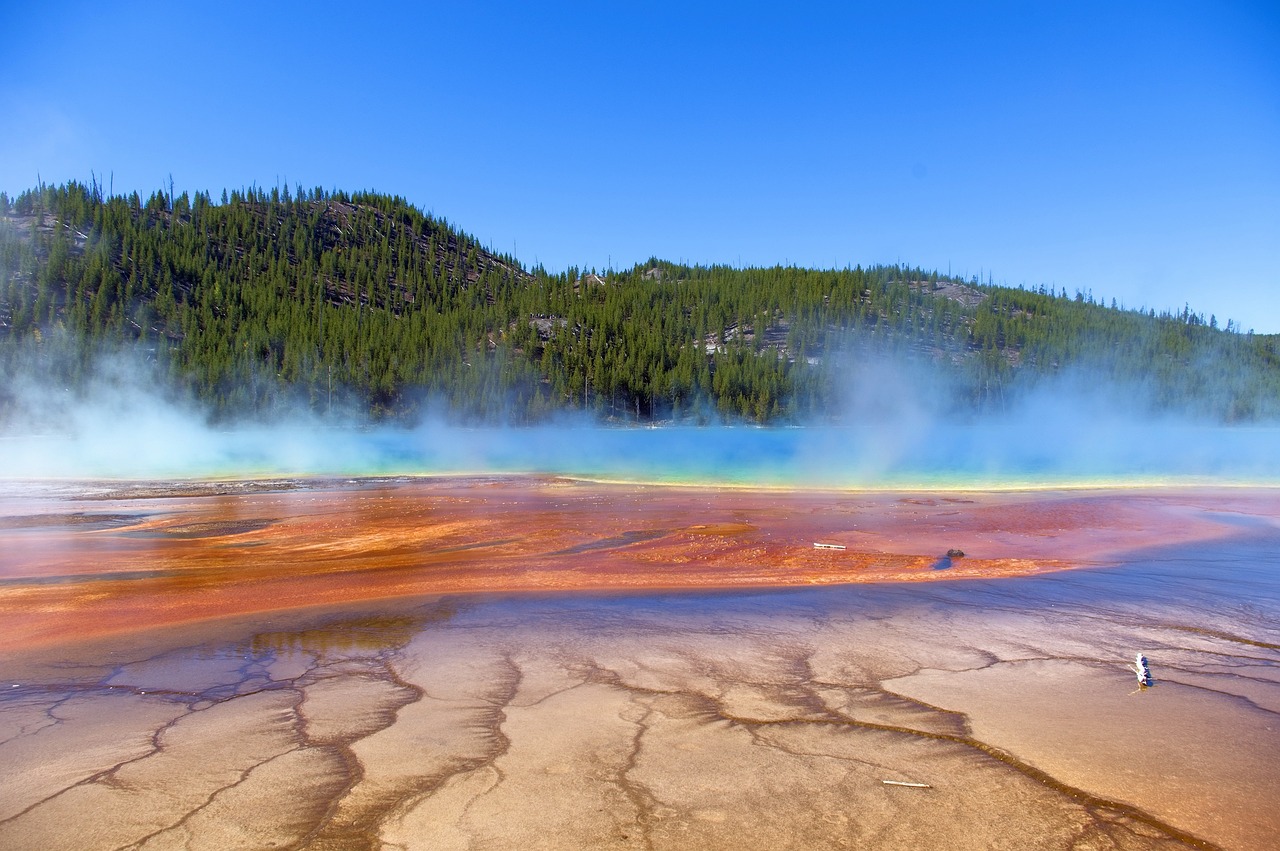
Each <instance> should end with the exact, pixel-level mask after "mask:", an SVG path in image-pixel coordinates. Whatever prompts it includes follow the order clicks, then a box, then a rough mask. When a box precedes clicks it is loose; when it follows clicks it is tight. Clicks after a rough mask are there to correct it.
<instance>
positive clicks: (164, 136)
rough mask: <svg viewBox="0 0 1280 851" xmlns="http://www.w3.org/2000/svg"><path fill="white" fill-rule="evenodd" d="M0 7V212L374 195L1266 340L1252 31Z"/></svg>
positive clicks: (739, 258)
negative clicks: (59, 190) (166, 199)
mask: <svg viewBox="0 0 1280 851" xmlns="http://www.w3.org/2000/svg"><path fill="white" fill-rule="evenodd" d="M14 5H15V4H5V8H4V9H3V10H0V45H2V47H0V116H3V118H4V121H3V125H4V127H5V131H4V132H2V133H0V189H4V190H7V191H9V192H10V193H11V194H12V193H15V192H17V191H20V190H22V189H25V188H29V187H31V186H33V185H34V184H35V183H36V179H37V174H38V175H39V176H40V177H42V178H43V179H44V180H45V181H46V182H61V181H64V180H67V179H72V178H74V179H78V180H82V181H88V180H89V178H90V174H91V172H92V173H96V174H98V175H100V176H103V178H104V179H105V180H108V181H110V182H111V184H112V186H113V188H114V190H115V191H116V192H117V193H119V192H128V191H132V190H134V189H137V190H138V191H140V192H141V193H143V194H144V195H145V194H148V193H150V192H151V191H153V190H155V189H158V188H160V187H161V186H163V185H165V184H166V183H167V181H168V178H169V175H172V176H173V180H174V183H175V186H176V187H177V188H178V189H180V190H181V189H188V190H196V189H205V190H209V191H210V192H211V193H212V194H213V195H214V197H215V198H216V197H218V195H219V194H220V193H221V190H222V189H223V188H224V187H225V188H238V187H243V186H249V185H251V184H254V183H256V184H258V185H260V186H272V185H275V184H277V183H284V182H288V183H289V185H291V186H292V185H296V184H302V185H305V186H317V185H320V186H324V187H327V188H342V189H366V188H367V189H376V190H379V191H384V192H389V193H394V194H399V195H402V196H404V197H406V198H407V199H408V200H409V201H410V202H412V203H413V204H415V205H417V206H419V207H421V208H423V209H426V210H430V211H432V212H434V213H435V214H436V215H439V216H444V217H446V218H448V219H449V220H450V221H451V222H453V223H455V224H457V225H459V226H461V227H462V228H463V229H464V230H466V231H468V232H470V233H472V234H474V235H476V236H477V237H479V238H480V239H481V240H482V241H483V242H485V243H486V244H488V245H490V246H491V247H493V248H495V249H497V250H501V251H514V252H515V253H516V255H517V256H518V257H519V258H520V259H521V260H522V261H523V262H525V263H526V264H527V265H532V264H534V263H535V262H541V263H542V264H543V265H545V266H547V267H548V268H550V269H563V268H565V267H567V266H569V265H580V266H596V267H600V268H604V267H606V266H608V265H610V264H612V265H613V266H615V267H629V266H631V265H632V264H634V263H637V262H641V261H643V260H645V259H646V258H648V257H649V256H651V255H656V256H659V257H662V258H666V259H671V260H677V261H678V260H685V261H689V262H699V263H730V264H734V265H770V264H773V263H780V262H791V263H797V264H801V265H810V266H824V267H825V266H832V265H839V266H844V265H846V264H857V263H861V264H864V265H867V264H874V263H894V262H898V261H901V262H904V263H911V264H914V265H919V266H924V267H926V268H937V269H939V270H941V271H943V272H945V271H946V270H947V269H948V268H950V269H951V270H952V271H953V272H955V273H958V274H964V275H966V276H970V275H976V274H981V275H982V276H983V279H984V280H985V279H986V278H987V276H988V275H990V276H991V277H992V278H993V279H994V280H995V281H996V282H998V283H999V282H1003V283H1007V284H1010V285H1014V286H1017V285H1019V284H1026V285H1027V286H1037V285H1039V284H1041V283H1044V284H1049V285H1052V286H1054V287H1055V288H1058V289H1061V288H1063V287H1065V288H1066V289H1067V290H1068V291H1069V292H1071V293H1074V292H1075V291H1076V290H1077V289H1080V290H1092V291H1093V293H1094V295H1095V296H1099V297H1102V298H1105V299H1106V300H1108V301H1110V299H1111V298H1113V297H1114V298H1116V299H1117V300H1118V301H1120V302H1122V303H1124V304H1125V305H1127V306H1130V307H1134V306H1140V305H1146V306H1149V307H1155V308H1157V309H1164V308H1169V309H1181V308H1182V306H1183V304H1184V303H1187V302H1189V303H1190V304H1191V306H1192V308H1193V309H1194V310H1197V311H1200V312H1203V313H1205V314H1210V313H1212V314H1215V315H1216V316H1217V318H1218V320H1219V322H1220V323H1221V324H1225V322H1226V320H1227V318H1232V319H1234V320H1236V321H1237V322H1238V323H1240V324H1242V325H1243V326H1244V327H1245V328H1250V327H1252V328H1256V329H1257V330H1258V331H1260V332H1280V4H1276V3H1274V2H1271V3H1268V2H1231V1H1230V0H1224V1H1223V2H1203V3H1196V2H1177V0H1162V2H1128V3H1115V2H1106V3H1093V2H1077V3H1071V4H1049V3H1034V2H1017V3H940V2H932V3H930V2H924V3H894V4H885V3H867V4H861V3H849V4H832V5H827V4H809V5H805V6H803V7H801V8H798V9H785V8H784V7H783V5H782V4H772V3H771V4H755V3H749V2H741V3H697V2H684V3H679V4H676V3H664V2H650V3H645V4H636V3H628V4H623V3H604V2H601V3H546V4H516V3H457V2H454V3H448V4H443V3H425V2H424V3H406V4H394V3H371V4H358V3H349V2H348V3H342V4H326V3H306V4H300V3H271V2H257V3H252V4H238V3H218V4H203V3H202V4H197V3H190V4H188V3H168V2H166V3H103V2H101V0H98V2H79V0H69V1H68V2H63V3H59V4H57V5H55V6H45V7H37V6H36V5H35V4H30V3H28V4H23V5H22V6H20V7H19V8H11V7H12V6H14Z"/></svg>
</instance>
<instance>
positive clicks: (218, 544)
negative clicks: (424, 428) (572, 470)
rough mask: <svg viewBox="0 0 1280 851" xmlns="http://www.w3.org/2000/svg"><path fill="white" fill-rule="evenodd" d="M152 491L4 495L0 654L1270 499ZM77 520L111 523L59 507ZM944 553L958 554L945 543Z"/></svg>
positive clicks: (698, 572) (681, 490) (991, 555)
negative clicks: (289, 613) (397, 601)
mask: <svg viewBox="0 0 1280 851" xmlns="http://www.w3.org/2000/svg"><path fill="white" fill-rule="evenodd" d="M159 493H161V491H160V490H159V488H158V487H154V486H153V487H151V488H146V489H142V490H140V491H136V492H133V493H130V492H128V491H124V492H121V493H116V494H111V495H109V496H107V497H106V498H98V499H96V500H89V499H75V498H69V499H59V500H48V499H46V500H36V501H35V503H37V504H18V505H15V504H14V503H15V500H13V499H10V500H7V501H6V503H5V504H4V506H3V509H4V514H5V515H7V519H8V520H9V521H10V522H8V523H0V552H2V553H3V555H0V616H2V617H3V618H4V622H5V623H6V625H7V628H6V630H4V632H3V634H0V650H10V649H17V648H21V647H23V646H35V645H40V644H46V643H50V642H59V641H63V640H68V639H71V638H76V639H82V638H90V637H93V636H97V635H108V634H114V633H120V632H126V631H130V630H134V629H138V628H142V627H149V626H159V625H169V624H179V623H184V622H195V621H202V620H209V619H213V618H218V617H223V616H229V615H243V614H250V613H255V612H269V611H278V610H284V609H294V608H301V607H307V606H318V605H332V604H341V603H349V602H356V601H361V600H375V599H386V598H395V597H408V596H418V595H438V594H467V593H477V592H499V593H520V592H534V591H610V590H660V589H661V590H672V589H699V588H704V589H711V588H733V587H761V586H799V585H814V584H837V583H851V582H892V581H930V580H940V579H965V578H977V577H997V576H1017V575H1025V574H1031V573H1040V572H1045V571H1050V570H1061V569H1066V568H1071V567H1080V566H1089V565H1096V564H1105V563H1108V555H1109V554H1112V555H1114V554H1116V553H1120V552H1123V551H1127V550H1134V549H1139V548H1141V547H1144V546H1149V545H1151V544H1155V543H1160V544H1167V543H1172V542H1177V541H1191V540H1203V539H1209V538H1212V537H1214V536H1216V535H1221V534H1223V529H1224V527H1223V526H1222V524H1220V523H1218V522H1215V521H1214V520H1212V519H1211V518H1210V517H1209V516H1208V515H1206V511H1208V510H1213V511H1218V512H1222V511H1228V512H1229V511H1232V510H1239V511H1241V512H1244V513H1248V514H1253V515H1258V514H1263V515H1269V516H1276V515H1277V514H1280V511H1277V496H1276V492H1274V491H1269V490H1250V491H1239V492H1230V491H1228V492H1214V493H1208V492H1205V491H1179V490H1170V491H1146V492H1134V491H1100V492H1049V491H1045V492H1011V493H984V494H909V495H902V494H892V493H845V492H805V491H752V490H745V489H714V488H696V487H661V486H648V485H619V484H598V483H587V482H576V481H566V480H560V479H546V478H537V477H526V478H510V479H494V480H482V481H476V480H469V479H420V480H407V481H398V482H378V483H372V484H366V485H365V486H361V487H333V486H330V485H328V484H315V485H311V486H299V487H291V488H289V489H283V490H276V491H269V490H256V489H248V490H246V491H244V492H240V493H234V494H227V493H221V492H217V491H211V492H208V493H201V492H196V493H194V494H192V493H190V492H187V493H183V492H182V491H181V490H178V491H176V493H177V494H178V495H176V496H173V497H164V496H159V495H158V494H159ZM18 502H21V501H20V500H19V501H18ZM1233 505H1234V506H1235V508H1233ZM87 514H95V515H101V516H104V517H107V516H109V517H111V518H116V519H113V520H112V521H111V522H110V523H105V522H104V523H97V524H94V523H82V524H79V525H77V524H76V523H71V522H69V521H68V522H58V518H59V517H62V518H70V517H73V516H79V517H83V516H85V515H87ZM121 517H123V518H125V519H124V520H123V521H122V520H119V519H118V518H121ZM130 518H132V519H133V521H134V522H130ZM81 527H82V528H81ZM816 542H828V543H834V544H839V545H843V546H845V547H846V549H844V550H824V549H815V548H814V546H813V544H814V543H816ZM953 547H959V548H960V549H962V550H964V552H965V553H967V555H966V557H965V558H963V559H954V560H952V559H949V558H947V557H946V556H945V554H946V553H947V551H948V550H949V549H951V548H953Z"/></svg>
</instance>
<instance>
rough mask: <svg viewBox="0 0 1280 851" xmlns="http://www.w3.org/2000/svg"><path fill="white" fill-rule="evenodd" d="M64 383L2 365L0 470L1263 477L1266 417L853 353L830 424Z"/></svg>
mask: <svg viewBox="0 0 1280 851" xmlns="http://www.w3.org/2000/svg"><path fill="white" fill-rule="evenodd" d="M93 369H94V377H93V379H92V380H90V381H87V382H84V386H85V387H86V388H87V389H86V390H84V391H82V392H76V391H73V390H72V389H69V388H67V387H66V386H64V384H63V383H61V382H58V381H56V380H55V379H54V377H53V373H52V372H51V371H50V370H49V369H47V368H42V367H41V366H39V365H36V364H32V365H30V366H28V367H24V368H22V369H18V370H16V371H15V374H11V375H5V376H3V377H4V394H3V399H0V405H2V408H3V411H4V412H5V414H6V417H5V421H4V426H3V430H2V431H0V477H3V478H8V479H27V478H70V479H93V478H113V479H117V478H118V479H175V478H204V477H214V478H237V477H276V476H306V475H317V476H359V475H395V474H458V473H516V472H521V473H523V472H536V473H548V474H561V475H568V476H582V477H591V478H604V479H623V480H640V481H697V482H706V483H720V484H740V485H763V486H784V487H790V486H795V487H805V486H807V487H823V488H868V487H972V488H987V487H999V486H1053V485H1061V484H1086V483H1090V482H1096V483H1117V482H1126V481H1146V482H1150V481H1187V480H1208V481H1215V482H1224V481H1238V482H1248V483H1255V484H1256V483H1263V484H1267V483H1275V482H1276V481H1278V480H1280V453H1277V452H1276V451H1275V447H1276V446H1280V429H1278V428H1276V427H1275V426H1252V427H1226V426H1221V425H1211V424H1206V423H1203V422H1196V421H1191V420H1187V419H1176V418H1173V417H1164V418H1158V419H1157V418H1152V417H1151V415H1150V414H1148V413H1147V412H1146V409H1145V408H1144V406H1143V405H1141V404H1139V403H1138V402H1137V401H1135V399H1136V398H1137V397H1138V396H1140V394H1138V393H1136V392H1135V391H1134V389H1133V388H1124V387H1098V386H1097V385H1095V384H1093V383H1092V382H1091V381H1090V380H1087V379H1085V378H1084V377H1081V376H1076V377H1074V378H1073V377H1070V376H1068V377H1065V378H1059V379H1057V380H1054V381H1052V382H1044V383H1042V384H1041V385H1040V386H1039V387H1037V388H1036V389H1035V390H1034V391H1032V392H1030V393H1027V394H1023V395H1021V396H1020V397H1019V398H1018V401H1017V402H1016V404H1011V405H1010V406H1009V409H1007V410H1004V411H1002V412H999V413H995V414H991V415H988V416H984V417H981V418H969V419H959V418H957V417H955V416H954V415H953V414H950V413H948V406H947V405H946V404H945V401H944V400H945V399H946V398H947V387H946V386H945V383H944V382H943V380H942V379H940V378H939V375H938V373H937V371H936V370H930V369H928V368H927V366H926V365H921V364H918V363H914V362H911V361H909V360H904V359H879V358H864V359H862V360H861V361H860V362H859V363H857V364H855V365H851V366H849V368H848V369H847V370H846V372H845V376H846V380H847V382H848V387H847V392H846V393H845V394H844V395H845V398H846V399H847V405H846V408H845V410H844V411H843V412H842V414H843V415H842V417H841V424H840V425H831V424H827V425H814V426H807V427H791V428H760V427H754V426H746V425H729V424H720V425H713V426H707V427H693V426H664V427H657V428H641V427H634V426H632V427H606V426H600V425H595V424H589V423H587V422H585V421H582V420H566V421H562V422H559V423H557V424H554V425H550V426H541V427H531V428H463V427H459V426H454V425H449V424H448V423H446V422H445V421H444V420H442V419H433V420H428V421H426V422H424V423H422V424H420V425H418V426H417V427H414V428H404V427H396V426H380V427H367V426H364V427H362V426H359V425H357V424H355V422H354V421H353V422H352V423H350V424H347V425H341V426H335V425H334V424H333V423H332V421H328V420H320V419H317V418H314V417H311V416H308V415H305V414H300V415H293V416H287V417H284V418H283V419H281V420H280V421H277V422H273V423H271V424H261V423H256V424H246V423H241V424H238V425H236V426H234V427H215V426H211V425H210V424H209V419H208V416H207V412H205V411H203V410H201V409H200V408H199V406H197V405H195V404H194V403H192V402H190V401H187V400H182V399H179V398H173V397H170V396H165V395H163V394H162V393H160V392H159V391H157V390H156V387H157V386H159V382H157V381H155V380H154V366H153V365H148V364H146V363H145V362H143V361H142V360H141V359H140V358H138V357H135V356H133V355H130V354H116V355H111V356H104V357H101V358H98V359H96V361H95V363H94V366H93Z"/></svg>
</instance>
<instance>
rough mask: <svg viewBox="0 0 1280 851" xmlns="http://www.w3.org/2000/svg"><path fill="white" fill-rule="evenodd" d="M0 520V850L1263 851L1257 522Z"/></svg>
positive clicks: (590, 489) (600, 495) (427, 509)
mask: <svg viewBox="0 0 1280 851" xmlns="http://www.w3.org/2000/svg"><path fill="white" fill-rule="evenodd" d="M0 509H2V512H0V513H3V515H4V516H3V518H0V546H2V549H0V614H3V616H4V617H5V619H6V621H7V622H8V628H7V629H6V631H5V632H4V635H3V638H2V639H0V672H3V673H2V675H3V677H4V679H3V681H2V682H0V766H3V771H0V847H2V848H6V849H61V848H66V849H125V848H139V849H142V848H145V849H159V848H180V849H201V848H211V849H225V848H313V849H414V848H422V849H451V848H457V849H472V848H518V849H526V848H565V849H572V848H595V847H611V848H613V847H617V848H636V849H666V848H672V849H675V848H680V849H683V848H725V849H730V848H732V849H744V848H745V849H750V848H769V849H775V848H805V849H808V848H854V847H874V848H888V849H899V848H901V849H908V848H910V849H918V848H948V849H951V848H959V849H964V848H974V849H986V848H1016V849H1028V848H1029V849H1036V848H1046V849H1095V848H1096V849H1104V848H1121V849H1128V848H1133V849H1139V848H1170V849H1171V848H1214V847H1219V848H1233V849H1256V848H1268V847H1276V846H1277V845H1278V844H1280V806H1277V803H1280V626H1278V624H1280V560H1278V559H1277V557H1276V556H1275V553H1276V552H1277V551H1280V548H1278V545H1280V493H1278V492H1276V491H1271V490H1266V489H1251V490H1243V489H1241V490H1221V491H1206V490H1178V489H1170V490H1154V491H1122V490H1113V491H1090V492H1060V493H1050V492H1044V493H1020V494H1008V493H1006V494H956V493H942V494H931V495H925V494H906V495H904V494H870V495H868V494H834V493H832V494H812V493H809V494H804V493H801V494H790V493H753V492H749V491H741V490H733V491H714V490H705V489H704V490H700V489H694V488H645V487H631V486H605V485H591V484H587V483H582V482H566V481H561V480H546V479H524V480H521V479H503V480H466V481H462V480H440V481H426V482H423V481H407V482H405V481H376V482H358V483H343V484H334V483H298V482H285V483H277V484H276V485H274V486H261V485H259V486H255V487H252V488H248V489H244V490H243V491H242V490H240V489H238V487H237V486H235V485H233V484H218V485H215V484H207V485H191V484H189V485H184V486H180V487H174V488H169V489H165V488H161V487H159V486H146V487H143V486H138V485H120V484H112V485H101V486H93V487H90V486H85V487H83V488H81V489H79V490H74V489H71V488H69V487H67V486H65V485H60V486H58V487H56V488H51V487H44V488H41V487H37V486H31V487H23V488H13V489H11V490H10V491H7V492H6V494H5V495H4V497H3V500H2V501H0ZM815 541H830V542H832V543H840V544H844V545H846V547H847V549H846V550H844V551H815V550H814V548H813V547H812V543H813V542H815ZM953 547H955V548H959V549H962V550H963V551H964V552H965V553H966V555H965V556H963V557H956V558H954V559H950V560H949V561H950V563H949V564H939V563H940V562H942V561H943V555H942V554H944V553H946V552H947V550H948V549H950V548H953ZM894 579H905V580H911V581H907V582H893V581H892V580H894ZM1137 652H1142V653H1145V654H1146V656H1147V658H1148V659H1149V661H1150V666H1151V673H1152V676H1153V683H1154V684H1153V685H1151V686H1150V687H1140V686H1139V685H1138V682H1137V680H1136V677H1135V675H1134V673H1133V671H1131V670H1130V669H1129V667H1128V666H1129V665H1130V664H1131V662H1132V659H1133V657H1134V654H1135V653H1137ZM886 781H892V782H886ZM898 784H912V785H898Z"/></svg>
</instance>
